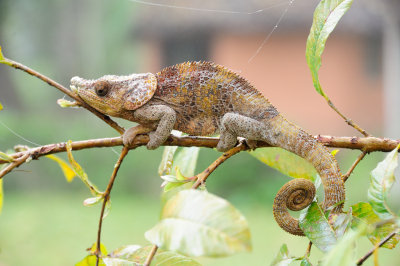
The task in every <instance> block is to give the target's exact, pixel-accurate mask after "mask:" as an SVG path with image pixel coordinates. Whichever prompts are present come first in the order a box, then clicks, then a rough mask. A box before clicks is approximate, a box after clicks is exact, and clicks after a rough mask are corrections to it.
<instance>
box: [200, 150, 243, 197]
mask: <svg viewBox="0 0 400 266" xmlns="http://www.w3.org/2000/svg"><path fill="white" fill-rule="evenodd" d="M247 148H248V147H247V146H246V145H244V144H243V143H241V144H239V145H238V146H236V147H234V148H232V149H230V150H229V151H227V152H225V153H224V154H222V155H221V156H220V157H218V159H217V160H215V161H214V162H213V163H212V164H210V166H208V167H207V168H206V170H204V171H203V172H201V173H200V174H198V175H196V177H197V180H196V182H195V183H194V184H193V186H192V188H194V189H196V188H198V187H199V186H200V185H202V184H204V182H205V181H206V180H207V178H208V176H209V175H210V174H211V173H212V172H214V170H215V169H217V167H218V166H220V165H221V164H222V163H223V162H225V161H226V160H227V159H229V158H231V157H232V156H233V155H235V154H237V153H239V152H241V151H244V150H246V149H247Z"/></svg>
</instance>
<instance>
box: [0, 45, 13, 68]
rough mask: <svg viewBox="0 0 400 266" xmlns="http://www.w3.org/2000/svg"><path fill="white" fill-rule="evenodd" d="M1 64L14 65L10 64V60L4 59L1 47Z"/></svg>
mask: <svg viewBox="0 0 400 266" xmlns="http://www.w3.org/2000/svg"><path fill="white" fill-rule="evenodd" d="M0 63H2V64H6V65H9V66H12V63H11V62H10V60H8V59H7V58H4V56H3V53H2V52H1V46H0Z"/></svg>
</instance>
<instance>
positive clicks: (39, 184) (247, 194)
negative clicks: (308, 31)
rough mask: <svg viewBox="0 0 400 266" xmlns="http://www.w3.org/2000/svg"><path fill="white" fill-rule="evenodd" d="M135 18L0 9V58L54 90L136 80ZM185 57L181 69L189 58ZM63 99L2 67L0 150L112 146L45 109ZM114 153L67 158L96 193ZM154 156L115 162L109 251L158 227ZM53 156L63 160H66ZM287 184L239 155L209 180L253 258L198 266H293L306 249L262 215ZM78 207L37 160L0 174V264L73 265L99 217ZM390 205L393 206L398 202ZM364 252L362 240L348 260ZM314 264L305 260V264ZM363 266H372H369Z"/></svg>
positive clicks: (47, 3)
mask: <svg viewBox="0 0 400 266" xmlns="http://www.w3.org/2000/svg"><path fill="white" fill-rule="evenodd" d="M315 2H316V1H314V3H315ZM140 8H141V6H138V5H135V4H134V3H132V2H130V1H125V0H124V1H123V0H116V1H111V0H101V1H95V0H87V1H62V0H56V1H54V0H53V1H51V0H37V1H28V0H13V1H11V0H9V1H5V0H0V45H1V46H2V49H3V53H4V54H5V56H7V57H9V58H11V59H14V60H16V61H19V62H21V63H23V64H25V65H27V66H30V67H32V68H33V69H35V70H37V71H39V72H41V73H43V74H45V75H47V76H49V77H51V78H53V79H54V80H56V81H58V82H60V83H61V84H64V85H65V86H67V85H68V84H69V79H70V78H71V77H72V76H75V75H80V76H83V77H98V76H100V75H103V74H107V73H120V74H128V73H132V72H141V71H143V69H142V68H143V65H146V63H145V62H147V61H149V60H151V59H149V58H147V57H146V56H145V53H144V52H143V49H144V48H143V45H142V44H141V40H140V36H141V35H140V34H138V35H135V34H136V33H135V32H136V31H135V30H134V29H133V28H134V27H133V26H132V25H134V24H135V23H137V21H135V18H137V16H138V14H139V13H140V12H141V9H140ZM293 8H296V7H293ZM227 9H229V7H227ZM165 12H168V10H166V11H165ZM279 12H282V9H280V11H279ZM279 14H280V13H279ZM311 14H312V13H310V14H309V16H311ZM269 26H270V25H269ZM328 42H329V40H328ZM189 50H190V49H189ZM187 56H188V59H191V58H192V57H191V54H188V55H187ZM196 56H198V55H196ZM196 56H194V55H193V58H197V57H196ZM170 57H171V56H169V57H168V56H164V57H161V58H164V59H163V61H162V62H163V63H162V64H167V63H169V61H168V60H169V59H168V58H170ZM165 58H167V59H165ZM204 59H207V58H204ZM145 71H146V70H145ZM62 97H63V95H62V94H61V93H60V92H58V91H57V90H56V89H54V88H52V87H49V86H48V85H47V84H45V83H43V82H41V81H39V80H37V79H36V78H33V77H31V76H29V75H27V74H25V73H22V72H21V71H17V70H14V69H11V68H9V67H7V66H4V65H1V66H0V102H1V103H2V104H3V106H4V110H2V111H0V150H1V151H7V150H9V149H12V148H13V146H14V145H16V144H23V145H29V146H35V144H32V143H31V142H33V143H36V144H39V145H43V144H48V143H56V142H62V141H67V140H84V139H92V138H101V137H111V136H117V134H116V132H115V131H114V130H113V129H110V128H109V127H108V126H107V125H106V124H105V123H104V122H103V121H101V120H99V119H97V118H96V117H94V116H93V115H92V114H90V113H89V112H87V111H85V110H82V109H68V108H67V109H62V108H60V107H58V105H57V104H56V100H57V99H59V98H62ZM311 104H312V103H311ZM118 122H121V124H123V125H124V126H126V127H128V126H130V125H131V124H130V123H127V122H126V121H120V120H118ZM26 140H29V142H28V141H26ZM119 151H120V148H115V149H114V150H113V149H106V148H104V149H92V150H83V151H77V152H74V156H75V159H76V160H77V161H78V162H79V163H80V164H81V165H82V166H83V167H84V169H85V170H86V172H87V173H88V175H89V178H90V179H91V181H92V182H94V183H95V184H96V185H98V186H99V187H100V188H101V189H104V188H105V186H106V184H107V182H108V179H109V176H110V174H111V172H112V168H113V166H114V164H115V162H116V160H117V158H118V152H119ZM161 153H162V149H158V150H156V151H148V150H146V149H145V148H138V149H137V150H134V151H132V152H130V154H129V155H128V158H127V159H126V161H125V162H124V163H123V165H122V168H121V170H120V173H119V176H118V179H117V181H116V184H115V186H114V189H113V191H112V194H111V196H112V210H111V213H110V214H109V216H108V217H107V219H106V220H105V223H104V227H103V238H102V241H103V243H104V244H105V245H106V247H107V248H108V250H109V251H111V250H113V249H115V248H117V247H119V246H122V245H126V244H140V245H145V244H147V242H146V240H145V238H144V232H145V231H146V230H148V229H150V228H151V227H152V226H153V225H154V224H155V223H156V222H157V220H158V215H159V211H160V194H161V191H162V189H161V188H160V185H161V183H162V180H161V179H160V178H159V177H158V174H157V168H158V164H159V161H160V159H161ZM218 155H219V153H217V152H216V151H213V150H208V149H203V150H201V152H200V156H199V162H198V167H197V172H200V171H202V170H203V169H204V168H206V167H207V166H208V165H209V164H210V163H211V162H212V161H213V160H215V159H216V158H217V157H218ZM357 155H358V153H357V152H354V151H345V150H343V151H341V152H339V154H338V155H337V157H338V160H339V163H340V165H341V168H342V169H343V172H345V171H346V170H347V169H348V168H349V166H350V165H351V164H352V162H353V160H354V159H355V158H356V156H357ZM59 156H61V157H63V158H64V159H66V156H65V154H60V155H59ZM382 158H383V157H382V154H380V153H374V154H371V155H369V156H367V158H366V159H364V160H363V161H362V162H361V163H360V165H359V167H357V169H356V170H355V172H354V174H353V175H352V176H351V178H350V180H349V181H348V182H347V183H346V187H347V191H346V192H347V202H346V208H347V207H349V206H350V205H351V204H354V203H356V202H358V201H366V200H367V193H366V191H367V188H368V185H369V181H368V178H369V172H370V171H371V170H372V169H373V168H374V167H375V166H376V163H377V162H378V161H379V160H381V159H382ZM288 180H289V178H288V177H285V176H283V175H281V174H279V173H278V172H276V171H274V170H272V169H270V168H268V167H267V166H265V165H263V164H262V163H260V162H258V161H257V160H255V159H254V158H253V157H251V156H250V155H248V154H246V153H242V154H239V155H236V156H235V157H233V158H231V159H229V160H228V161H227V162H226V163H224V164H223V165H222V166H221V167H220V168H218V169H217V170H216V172H215V173H213V175H212V176H211V177H210V178H209V179H208V181H207V188H208V190H209V191H210V192H212V193H215V194H216V195H219V196H221V197H224V198H226V199H228V200H229V201H230V202H231V203H233V204H234V205H235V206H236V207H237V208H238V209H240V210H241V211H242V212H243V214H244V215H245V216H246V217H247V218H248V221H249V224H250V228H251V233H252V237H253V249H254V250H253V252H251V253H248V254H238V255H235V256H232V257H229V258H222V259H206V258H200V259H198V261H199V262H202V263H204V264H205V265H243V264H248V265H266V264H269V263H270V262H271V261H272V259H273V257H274V256H275V254H276V253H277V252H278V250H279V248H280V246H281V245H282V244H283V243H287V244H288V247H289V250H290V252H291V253H292V254H293V255H297V256H301V255H302V254H303V253H304V252H305V249H306V247H307V244H308V243H307V241H306V239H305V238H301V237H294V236H291V235H289V234H287V233H285V232H283V231H282V230H281V229H280V228H279V227H278V226H277V225H276V223H275V221H274V219H273V216H272V203H273V199H274V196H275V193H276V192H277V191H278V190H279V188H280V187H281V186H282V185H283V184H284V183H285V182H287V181H288ZM88 197H90V193H89V191H88V190H87V189H86V187H85V186H84V185H83V184H82V183H81V182H80V180H78V179H75V180H74V181H73V182H72V183H67V182H66V181H65V179H64V177H63V175H62V172H61V170H60V168H59V166H58V165H57V164H56V163H54V162H53V161H50V160H48V159H46V158H41V159H40V160H37V161H31V162H30V163H29V164H25V165H23V166H21V167H19V168H18V169H16V170H15V171H13V172H12V173H10V174H9V175H7V176H6V177H5V178H4V207H3V211H2V213H1V215H0V265H1V266H4V265H71V264H74V263H76V262H78V261H79V260H81V259H82V258H83V257H84V256H85V255H86V251H85V249H86V248H88V247H90V246H91V245H92V244H93V243H94V242H95V239H96V232H97V223H98V216H99V211H100V209H99V206H95V207H89V208H88V207H84V206H83V205H82V202H83V200H84V199H85V198H88ZM396 204H397V206H396ZM392 205H393V208H396V207H397V208H398V206H399V205H398V202H397V203H395V202H393V204H392ZM371 247H372V245H371V244H370V243H369V242H368V241H367V240H363V241H362V242H361V243H360V248H359V255H360V256H361V255H363V254H364V253H365V252H366V251H367V250H368V249H370V248H371ZM395 254H397V255H398V254H399V248H398V247H397V248H396V250H395V251H387V250H380V252H379V256H380V262H381V263H382V265H395V264H400V258H399V257H400V256H395ZM320 256H321V253H320V252H319V251H318V250H316V249H313V252H312V257H311V258H312V259H313V261H317V259H318V258H319V257H320ZM366 265H372V264H371V261H369V262H367V263H366Z"/></svg>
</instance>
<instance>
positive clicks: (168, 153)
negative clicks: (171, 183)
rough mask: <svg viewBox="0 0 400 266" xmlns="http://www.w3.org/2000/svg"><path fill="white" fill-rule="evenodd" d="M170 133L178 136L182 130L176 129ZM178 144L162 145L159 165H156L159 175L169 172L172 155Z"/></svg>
mask: <svg viewBox="0 0 400 266" xmlns="http://www.w3.org/2000/svg"><path fill="white" fill-rule="evenodd" d="M171 134H173V135H176V136H178V137H180V136H182V132H180V131H177V130H172V132H171ZM177 149H178V146H166V147H164V152H163V155H162V158H161V162H160V165H159V166H158V174H159V175H160V176H163V175H169V174H171V170H172V164H173V163H174V155H175V152H176V150H177Z"/></svg>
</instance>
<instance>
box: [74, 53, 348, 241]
mask: <svg viewBox="0 0 400 266" xmlns="http://www.w3.org/2000/svg"><path fill="white" fill-rule="evenodd" d="M70 87H71V90H72V91H73V92H74V93H75V94H76V95H77V96H79V97H80V98H81V99H82V100H83V101H84V102H86V103H87V104H88V105H90V106H92V107H94V108H95V109H97V110H98V111H100V112H101V113H103V114H107V115H110V116H115V117H120V118H123V119H126V120H129V121H133V122H136V123H138V124H139V126H136V127H132V128H130V129H128V130H126V131H125V132H124V134H123V136H122V138H123V144H124V145H125V146H129V145H131V144H132V142H133V139H134V138H135V136H136V134H138V133H140V134H142V133H149V142H148V143H147V148H148V149H156V148H158V147H159V146H160V145H162V144H163V143H164V142H165V141H166V139H167V138H168V136H169V135H170V133H171V131H172V130H173V129H175V130H179V131H181V132H185V133H187V134H189V135H200V136H208V135H213V134H217V133H219V134H220V139H219V142H218V144H217V147H216V148H217V150H218V151H221V152H224V151H227V150H229V149H231V148H233V147H234V146H236V145H237V143H238V137H241V138H245V139H246V141H247V143H248V144H249V146H250V148H254V145H255V142H256V141H263V142H266V143H268V144H270V145H271V146H275V147H281V148H283V149H286V150H288V151H290V152H292V153H295V154H297V155H299V156H301V157H303V158H304V159H306V160H307V161H309V162H310V163H311V164H312V165H313V166H314V167H315V169H316V170H317V172H318V173H319V175H320V177H321V180H322V183H323V186H324V194H325V198H324V203H323V208H324V209H325V210H330V211H331V212H330V213H331V215H332V214H337V213H341V212H342V209H343V204H344V200H345V188H344V182H343V180H342V175H341V173H340V169H339V166H338V163H337V162H336V160H335V158H334V157H333V155H332V154H331V153H330V152H329V151H328V149H327V148H326V147H325V146H323V145H322V144H321V143H319V142H318V141H317V140H316V139H315V138H314V137H312V136H311V135H310V134H308V133H306V132H305V131H304V130H302V129H301V128H300V127H298V126H297V125H295V124H293V123H291V122H289V121H287V120H286V119H285V118H284V117H283V116H282V115H281V114H280V113H279V112H278V110H277V109H276V108H275V107H274V106H273V105H272V104H271V103H270V102H269V101H268V100H267V99H266V98H265V97H264V96H263V95H262V94H261V93H260V92H259V91H258V90H257V89H256V88H255V87H253V86H252V85H251V84H250V83H249V82H248V81H247V80H246V79H245V78H243V77H241V76H240V75H239V74H237V73H235V72H233V71H231V70H229V69H228V68H225V67H223V66H220V65H217V64H214V63H211V62H202V61H201V62H186V63H181V64H177V65H174V66H170V67H166V68H164V69H162V70H161V71H160V72H158V73H157V74H152V73H141V74H131V75H126V76H118V75H105V76H103V77H100V78H98V79H94V80H89V79H83V78H80V77H73V78H72V79H71V86H70ZM138 128H139V129H138ZM252 146H253V147H252ZM314 196H315V187H314V184H313V183H312V182H311V181H309V180H307V179H301V178H299V179H293V180H291V181H290V182H288V183H287V184H285V185H284V186H283V187H282V188H281V189H280V190H279V192H278V193H277V195H276V197H275V200H274V204H273V214H274V218H275V220H276V221H277V223H278V225H279V226H280V227H281V228H282V229H283V230H285V231H287V232H288V233H291V234H294V235H304V232H303V231H302V230H301V228H300V227H299V221H298V219H296V218H294V217H292V216H291V215H290V214H289V212H288V209H290V210H300V209H303V208H305V207H306V206H308V205H309V204H311V202H312V201H313V198H314Z"/></svg>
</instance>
